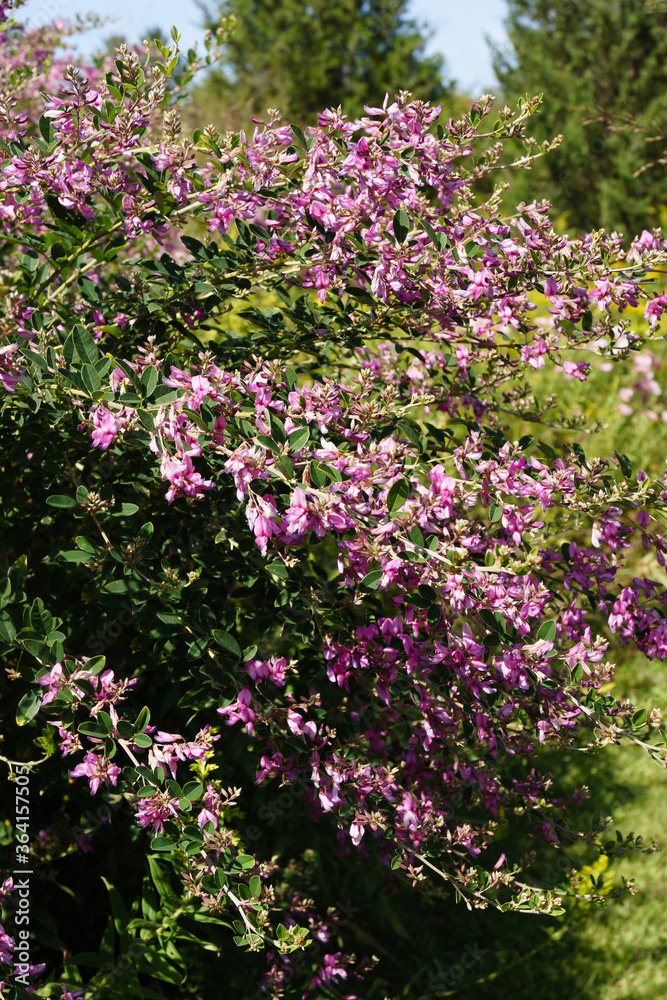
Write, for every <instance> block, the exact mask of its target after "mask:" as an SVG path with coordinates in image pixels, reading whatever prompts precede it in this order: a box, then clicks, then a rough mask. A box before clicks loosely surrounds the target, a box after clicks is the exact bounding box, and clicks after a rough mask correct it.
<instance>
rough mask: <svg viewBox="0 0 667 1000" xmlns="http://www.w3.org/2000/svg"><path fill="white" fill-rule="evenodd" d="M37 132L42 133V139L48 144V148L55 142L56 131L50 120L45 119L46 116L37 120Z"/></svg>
mask: <svg viewBox="0 0 667 1000" xmlns="http://www.w3.org/2000/svg"><path fill="white" fill-rule="evenodd" d="M33 120H34V119H33ZM39 131H40V132H41V133H42V138H43V139H44V141H45V142H48V144H49V146H50V145H51V143H52V142H55V140H56V130H55V128H54V126H53V122H52V121H51V119H50V118H47V117H46V114H43V115H42V116H41V118H40V119H39Z"/></svg>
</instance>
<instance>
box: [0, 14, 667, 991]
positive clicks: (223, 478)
mask: <svg viewBox="0 0 667 1000" xmlns="http://www.w3.org/2000/svg"><path fill="white" fill-rule="evenodd" d="M174 38H175V40H176V38H177V33H174ZM0 44H1V45H2V50H1V51H2V56H1V58H2V73H3V88H4V93H5V94H6V95H7V102H6V104H5V105H4V108H3V112H2V117H1V119H0V128H1V131H2V137H1V139H0V151H1V154H2V164H1V166H0V223H1V225H2V247H1V253H2V259H3V268H2V281H3V283H4V288H5V292H6V294H5V296H4V298H3V301H2V305H1V312H0V318H1V322H2V329H3V334H4V339H3V344H2V347H1V348H0V383H1V384H2V393H3V395H2V409H1V411H0V440H1V442H2V459H1V475H0V492H1V499H2V504H3V516H4V520H3V531H2V534H1V538H0V541H1V545H2V550H1V554H2V558H3V560H4V573H3V580H2V583H1V585H0V643H1V646H0V653H1V654H2V657H3V660H4V663H5V668H6V669H5V673H4V674H3V675H2V677H1V678H0V684H1V685H2V689H1V693H2V713H3V729H4V733H5V739H4V742H3V748H2V749H3V752H2V757H1V761H2V765H3V768H6V769H7V770H8V772H9V776H10V780H11V781H12V783H13V785H11V786H10V787H13V789H14V790H15V792H16V796H15V801H16V807H15V809H14V798H12V799H11V801H10V805H11V807H12V809H11V811H10V813H9V815H8V817H7V818H8V820H9V823H10V828H11V837H8V838H6V839H5V840H4V841H3V844H2V851H3V854H4V859H6V861H7V868H8V869H9V870H13V871H15V870H16V869H17V868H18V870H19V871H21V870H22V867H21V866H24V867H25V870H26V872H27V871H28V863H29V864H30V869H29V870H30V879H29V881H30V880H31V881H30V889H29V892H28V896H25V892H26V890H25V889H24V885H23V882H24V880H23V879H22V878H21V876H20V875H18V876H17V875H14V876H12V877H11V878H10V879H9V880H8V881H6V882H5V883H4V885H3V886H2V896H3V902H4V912H3V927H4V928H5V929H6V931H4V930H3V931H2V932H0V933H1V934H2V936H1V937H0V943H2V952H1V953H0V958H1V959H2V961H3V963H4V964H5V966H7V967H8V968H7V976H6V980H7V982H8V984H9V985H8V986H7V988H6V990H5V992H8V993H9V995H10V996H11V997H12V998H13V996H14V995H16V996H21V995H22V992H23V987H24V986H26V985H27V984H28V983H30V982H32V983H33V984H34V985H36V988H38V989H39V990H40V991H41V994H42V995H45V996H56V997H62V998H70V997H72V996H80V995H83V996H85V997H97V996H100V995H105V996H108V997H112V998H120V997H126V996H128V995H129V996H144V997H146V998H149V1000H153V998H160V997H172V996H173V997H176V996H191V997H193V998H205V997H212V996H218V995H219V993H220V992H221V991H222V992H223V993H225V995H226V994H227V993H228V994H229V995H239V996H240V995H248V996H250V995H252V996H263V995H268V996H275V997H279V996H282V995H287V996H294V997H296V996H305V997H318V998H319V997H340V996H347V997H355V996H359V995H363V996H364V997H372V996H376V997H386V996H389V995H397V994H400V993H401V992H402V991H404V990H405V989H412V990H419V989H422V988H424V989H426V988H428V989H429V990H430V991H432V990H434V989H442V988H443V983H445V982H446V979H447V976H446V975H445V976H444V979H443V978H438V977H439V976H440V974H441V973H442V971H443V970H442V965H441V963H440V961H439V959H438V960H435V958H434V954H433V950H431V951H430V952H428V953H427V954H423V953H421V952H420V950H419V949H420V945H419V943H416V944H415V948H414V953H413V954H412V955H411V957H410V958H409V959H407V960H406V961H405V963H404V964H402V965H399V967H398V968H396V965H395V964H392V961H391V952H390V951H389V949H388V948H386V947H384V946H382V947H380V946H379V945H378V937H379V936H381V935H383V934H385V930H383V928H385V929H386V928H387V927H389V928H390V930H387V931H386V933H387V934H389V933H390V932H391V933H393V934H394V935H395V936H397V937H398V939H401V938H404V937H405V930H404V928H403V927H402V924H401V922H400V920H399V919H398V916H397V913H400V912H403V907H404V906H405V912H411V913H418V914H419V920H420V922H421V923H422V924H423V923H424V920H425V917H424V914H425V913H430V914H436V916H435V917H433V918H432V919H433V921H434V923H435V926H436V927H437V928H442V927H443V925H446V921H443V919H442V912H443V910H442V907H445V906H446V905H447V900H448V899H450V898H455V899H457V900H459V901H462V902H464V903H465V905H467V906H468V907H469V909H471V910H472V909H474V908H478V909H481V910H491V909H494V910H496V911H497V912H498V914H499V916H502V918H503V919H505V918H507V917H509V918H510V919H511V915H512V911H513V912H520V913H532V914H534V915H540V916H542V915H544V914H558V913H560V912H562V909H563V906H562V903H563V899H564V897H577V898H580V899H584V900H586V901H589V902H594V903H597V902H601V901H602V900H603V898H604V894H603V892H602V891H601V889H602V887H601V885H598V884H597V882H595V880H594V882H595V884H593V885H592V886H591V885H587V884H583V885H582V884H581V880H579V881H578V880H577V879H576V878H573V879H570V878H568V877H565V878H564V877H563V876H564V875H566V874H567V873H565V872H564V871H563V869H562V867H558V866H557V865H555V864H554V865H552V867H551V868H550V869H549V870H548V871H549V874H547V875H546V876H545V875H544V873H542V874H541V875H540V876H536V873H535V872H534V871H533V870H531V863H532V857H531V855H530V854H529V853H528V852H527V851H526V850H525V840H526V838H530V840H532V841H534V842H535V843H540V844H543V845H546V848H548V847H549V846H550V845H553V846H554V852H555V850H556V848H560V847H562V846H566V845H569V844H572V843H582V844H588V845H590V846H591V847H596V848H599V850H600V851H601V852H602V854H603V856H604V857H605V858H609V857H617V856H622V855H623V854H625V853H627V852H628V851H631V850H638V849H639V850H642V849H646V848H643V846H642V842H641V839H640V838H635V837H633V836H632V835H628V836H623V835H622V834H620V833H619V834H618V835H617V837H616V839H613V838H611V839H604V840H601V839H600V837H601V833H602V829H603V828H604V823H602V824H601V825H600V824H598V825H594V826H593V827H592V828H591V827H590V825H589V826H586V827H584V826H583V825H581V824H578V823H577V820H576V808H575V807H576V805H577V804H578V803H579V802H580V801H581V800H582V799H583V798H584V797H585V793H584V792H583V791H581V790H577V789H575V788H572V787H569V788H560V787H559V786H558V783H556V784H555V783H554V770H555V765H553V764H552V762H553V761H554V760H556V761H557V759H558V755H559V753H562V752H564V751H566V750H567V749H568V748H575V749H576V750H581V751H584V752H585V751H587V750H590V749H595V748H598V747H600V746H603V745H605V744H606V743H619V742H631V743H634V744H635V745H637V746H640V747H643V748H644V749H645V750H646V751H647V752H648V753H649V754H650V755H651V756H652V757H653V758H654V759H655V760H656V761H657V762H659V763H661V764H664V760H665V756H666V751H665V746H664V742H663V741H662V740H661V738H660V737H659V736H658V734H657V732H656V729H657V726H658V725H659V717H658V714H657V713H655V712H650V713H648V712H647V711H646V710H645V709H643V708H639V709H635V707H634V706H632V705H630V704H628V703H626V702H620V701H619V700H617V699H615V698H614V697H613V695H612V694H610V693H609V690H608V689H607V688H606V684H607V683H608V682H609V680H610V678H611V676H612V674H613V670H614V661H615V657H616V654H617V651H618V647H619V645H632V647H633V648H636V649H637V650H639V651H640V652H642V653H644V654H645V655H646V656H647V657H649V658H651V659H652V658H659V659H664V658H665V656H667V616H666V609H667V592H666V591H665V588H664V586H663V585H662V584H661V583H660V582H658V581H657V580H656V579H654V576H655V575H656V574H659V573H660V570H659V568H658V567H659V566H664V560H665V552H666V551H667V543H666V541H665V537H664V534H663V523H664V511H665V505H666V503H667V490H666V489H665V482H664V481H663V480H652V479H651V478H650V477H648V476H647V475H646V473H645V472H644V471H643V470H635V469H633V468H632V465H631V463H630V462H629V460H628V458H627V457H626V456H625V455H624V454H621V453H618V454H616V455H614V456H605V457H604V458H602V459H598V458H592V457H590V456H589V457H587V456H586V454H585V453H584V451H583V449H582V448H581V446H580V445H579V444H577V443H576V442H572V440H571V439H569V438H568V434H567V428H568V427H569V426H570V425H571V422H570V423H568V421H567V420H565V419H562V420H560V421H558V420H555V423H556V424H557V425H558V424H559V423H560V424H561V425H562V427H563V428H565V432H564V433H563V434H560V433H559V434H556V435H551V437H550V441H551V443H549V441H547V440H544V439H542V438H540V437H539V435H540V433H542V431H541V425H543V424H545V423H547V422H550V423H554V418H553V415H551V414H549V415H548V416H547V410H548V408H547V407H541V406H540V405H539V403H538V402H537V401H536V400H535V398H534V396H533V394H532V392H531V388H530V383H529V380H530V378H531V376H532V374H533V373H534V372H535V371H539V370H540V369H541V368H544V367H545V366H550V367H551V368H552V370H554V371H556V372H558V373H559V376H560V377H563V378H565V377H568V378H574V379H575V380H578V381H579V382H582V383H585V380H586V378H587V374H588V371H589V367H590V363H589V361H588V360H587V359H588V358H590V357H591V356H592V355H596V356H598V357H599V356H603V357H604V358H605V363H609V364H613V363H614V362H616V361H617V360H618V359H619V358H621V357H624V356H627V355H628V354H629V353H631V352H633V351H637V350H638V349H639V347H641V345H642V344H643V342H644V341H645V340H648V339H650V338H651V336H653V335H655V331H656V330H658V329H659V326H660V323H661V321H662V316H663V314H664V312H665V311H667V296H665V295H661V294H659V292H658V291H656V289H655V288H654V285H653V284H652V283H651V278H650V277H649V272H650V271H651V270H653V269H655V268H656V267H658V266H659V265H661V264H663V263H664V261H665V259H666V253H665V244H664V240H663V237H662V235H661V234H660V233H659V232H657V231H656V232H648V231H647V232H644V233H643V234H642V235H641V237H638V238H637V239H635V240H634V241H633V242H632V243H631V244H629V245H628V246H626V247H625V248H624V247H623V245H622V243H621V240H620V238H616V237H609V236H606V235H605V234H604V233H597V234H595V235H593V236H587V237H585V238H584V239H582V240H575V239H570V238H568V237H565V236H560V235H558V234H557V233H556V232H555V231H554V229H553V227H552V225H551V222H550V220H549V217H548V214H547V211H546V209H545V208H544V206H540V205H530V206H523V207H522V209H521V211H519V212H515V213H512V214H511V215H510V216H508V217H504V216H503V215H502V213H501V209H500V202H501V192H500V191H494V192H493V193H492V194H491V195H490V196H488V197H485V196H483V195H481V194H480V193H479V190H478V185H479V184H480V181H481V182H485V181H486V180H487V179H488V177H490V176H491V177H492V176H494V173H495V171H496V169H497V168H498V167H500V166H503V165H504V164H506V162H507V157H506V156H505V153H504V147H505V145H506V144H507V142H508V141H511V142H523V141H524V138H525V129H526V127H527V122H528V120H529V119H530V116H531V114H532V112H533V111H534V110H535V107H536V102H533V101H531V102H528V103H527V104H526V105H523V106H522V107H520V109H519V110H518V111H517V112H514V113H513V112H510V111H502V112H500V113H499V114H498V115H497V116H496V114H493V113H492V101H491V99H488V100H487V99H485V100H483V101H481V102H480V103H477V104H475V105H473V107H472V108H471V110H470V111H469V113H468V114H467V115H465V116H464V117H463V118H462V119H461V120H459V121H449V122H447V123H444V124H443V123H440V122H439V121H438V119H439V117H440V109H439V108H438V107H431V106H430V105H428V104H427V103H424V102H422V101H412V100H411V99H410V97H409V96H408V95H404V94H402V95H400V96H399V97H397V98H396V99H394V100H391V101H386V102H384V103H383V104H382V106H378V107H372V106H369V107H367V109H366V113H365V115H364V116H363V117H362V118H360V119H357V120H353V119H350V118H349V117H347V116H346V115H343V114H341V113H340V112H339V111H337V110H335V109H333V110H331V109H330V110H327V111H322V112H321V113H320V114H319V115H318V119H317V123H316V124H315V123H312V124H311V125H310V126H309V127H307V128H306V130H305V131H302V130H301V128H300V127H299V126H298V125H291V126H290V125H286V124H284V123H283V122H282V121H280V120H278V119H277V118H276V119H272V120H271V121H269V122H267V123H266V124H264V125H262V126H261V127H258V128H257V129H256V130H255V131H254V133H253V134H252V135H250V136H247V135H245V134H242V135H233V136H230V135H228V136H226V137H221V136H220V135H218V134H216V133H215V132H214V131H213V130H211V129H210V128H209V129H205V130H200V129H198V130H196V131H195V133H194V135H193V136H192V137H189V136H188V137H184V136H183V135H182V134H181V129H180V122H179V119H178V115H177V113H176V111H175V109H174V107H173V104H174V101H175V100H176V98H177V97H178V94H179V88H180V87H181V85H182V83H183V80H184V79H187V77H188V76H189V75H190V74H191V73H192V72H193V71H194V68H195V67H194V55H193V56H192V57H190V56H188V57H186V59H185V60H180V59H179V56H178V53H177V52H176V51H175V48H176V46H175V45H174V46H169V47H165V45H164V44H162V43H161V44H160V46H158V49H157V51H156V52H155V51H154V52H153V54H152V56H151V54H150V53H148V54H147V53H143V54H142V56H141V58H140V57H139V55H138V54H136V53H133V52H129V51H127V50H126V49H122V50H120V51H119V53H118V55H117V58H116V59H115V60H114V61H113V63H111V64H110V65H109V66H108V67H107V71H106V72H104V71H99V72H98V71H96V70H91V71H85V73H84V72H78V71H75V70H73V69H71V68H70V67H67V66H66V65H65V64H63V63H60V62H58V61H57V60H53V59H52V58H51V56H50V55H49V53H51V54H52V52H53V48H54V46H55V45H56V44H57V36H56V34H54V33H53V32H51V34H47V35H46V36H44V35H33V34H31V33H30V32H25V31H22V30H20V29H19V28H17V27H16V26H15V25H14V24H13V23H12V22H11V21H5V22H4V24H3V30H2V34H1V35H0ZM38 53H39V55H38ZM142 59H143V60H144V63H143V65H142ZM149 60H150V61H151V62H150V64H151V65H153V66H154V68H155V76H154V79H152V80H151V79H147V78H146V73H145V70H144V66H147V65H148V64H149ZM181 75H182V78H181ZM40 91H43V97H42V96H41V95H40ZM480 141H481V142H482V143H483V144H484V145H483V147H482V149H483V151H482V152H478V143H480ZM524 153H525V156H523V157H522V162H523V163H524V164H525V163H526V162H528V163H529V162H532V158H533V156H534V155H537V154H536V151H535V149H534V147H533V146H531V145H530V144H528V149H527V150H524ZM342 180H344V183H341V181H342ZM485 188H488V184H483V187H482V190H484V189H485ZM538 302H539V303H540V309H537V308H536V306H537V303H538ZM637 310H641V311H642V312H643V314H644V320H643V323H640V322H638V320H637ZM512 421H513V423H512ZM515 430H516V431H517V433H516V434H514V431H515ZM506 431H507V433H506ZM545 436H546V432H545ZM640 556H641V559H642V561H641V564H640V562H639V558H640ZM21 789H28V791H27V792H24V791H22V790H21ZM26 805H27V806H28V809H27V810H26V808H25V807H26ZM508 830H512V831H514V833H515V835H516V839H515V840H507V839H506V837H507V831H508ZM522 838H523V839H522ZM517 845H519V846H517ZM648 849H649V850H650V848H648ZM102 880H104V881H102ZM102 887H103V888H102ZM554 889H556V890H557V891H552V890H554ZM619 891H621V892H622V891H623V889H622V888H621V889H620V890H619ZM102 892H103V893H104V896H105V897H106V896H107V894H108V906H107V905H106V904H105V903H104V902H103V901H102V899H101V895H100V894H101V893H102ZM25 898H29V899H30V902H31V906H32V908H31V910H30V922H29V924H28V925H24V924H23V923H22V922H21V921H20V919H19V918H20V917H21V907H22V905H23V903H22V900H23V899H25ZM392 900H398V902H397V903H396V905H395V907H394V909H392ZM364 906H365V907H367V910H365V911H364V921H363V922H364V925H365V927H367V928H368V929H364V927H361V928H360V926H359V922H358V921H356V920H354V919H352V918H353V916H354V914H355V913H357V912H358V911H359V910H361V909H363V907H364ZM54 914H56V915H57V920H56V919H54ZM397 928H398V929H397ZM438 933H440V931H438ZM465 943H466V944H467V945H468V946H470V944H471V943H470V942H465ZM463 944H464V942H463V941H460V943H459V945H458V946H457V947H460V948H462V947H463ZM237 948H241V949H243V951H242V952H238V951H237ZM24 954H29V955H30V961H28V960H26V961H25V962H24V959H23V958H21V956H22V955H24ZM468 954H469V955H470V956H471V960H472V961H473V963H474V962H475V961H477V958H474V957H473V955H474V954H476V953H475V952H474V949H473V951H472V952H468ZM378 955H379V956H380V958H381V959H382V962H381V964H380V965H378V964H377V963H378ZM387 955H388V956H389V958H388V959H387ZM207 958H208V959H210V961H206V959H207ZM12 966H14V968H11V967H12ZM3 971H4V970H3ZM434 979H435V983H436V986H435V987H434V986H432V985H431V984H432V983H433V981H434ZM61 984H63V985H61ZM31 988H33V987H31Z"/></svg>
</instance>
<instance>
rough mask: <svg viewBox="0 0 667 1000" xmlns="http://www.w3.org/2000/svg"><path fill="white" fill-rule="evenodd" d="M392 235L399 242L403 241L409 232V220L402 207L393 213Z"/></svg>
mask: <svg viewBox="0 0 667 1000" xmlns="http://www.w3.org/2000/svg"><path fill="white" fill-rule="evenodd" d="M393 225H394V236H395V237H396V239H397V240H398V242H399V243H405V241H406V239H407V235H408V233H409V232H410V220H409V218H408V216H407V215H406V213H405V212H404V211H403V209H402V208H399V209H398V211H397V212H396V214H395V215H394V223H393Z"/></svg>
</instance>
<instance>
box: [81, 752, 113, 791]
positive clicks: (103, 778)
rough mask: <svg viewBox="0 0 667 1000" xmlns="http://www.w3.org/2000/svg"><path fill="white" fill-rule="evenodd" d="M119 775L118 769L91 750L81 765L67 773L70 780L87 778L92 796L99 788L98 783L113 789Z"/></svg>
mask: <svg viewBox="0 0 667 1000" xmlns="http://www.w3.org/2000/svg"><path fill="white" fill-rule="evenodd" d="M119 774H120V768H119V767H117V766H116V765H115V764H112V763H111V761H109V760H107V758H106V757H104V756H98V755H97V754H95V753H93V752H92V751H91V750H89V751H88V753H87V754H86V756H85V759H84V760H83V761H82V762H81V764H77V766H76V767H75V768H74V770H73V771H70V772H69V775H70V777H71V778H82V777H86V778H88V781H89V784H90V791H91V793H92V794H93V795H95V793H96V792H97V789H98V788H99V787H100V783H103V784H104V785H106V786H107V788H108V787H109V785H113V786H114V787H115V785H116V782H117V780H118V775H119Z"/></svg>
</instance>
